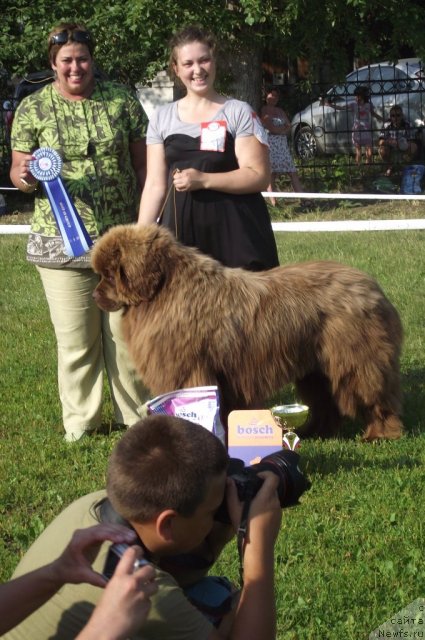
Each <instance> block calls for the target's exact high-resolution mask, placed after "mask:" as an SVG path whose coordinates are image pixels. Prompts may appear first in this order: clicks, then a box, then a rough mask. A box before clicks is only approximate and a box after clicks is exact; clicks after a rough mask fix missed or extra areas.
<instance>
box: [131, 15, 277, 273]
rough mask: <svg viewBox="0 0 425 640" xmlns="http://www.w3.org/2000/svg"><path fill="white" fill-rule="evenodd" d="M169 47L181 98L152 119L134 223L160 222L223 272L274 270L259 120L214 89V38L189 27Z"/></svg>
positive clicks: (244, 106)
mask: <svg viewBox="0 0 425 640" xmlns="http://www.w3.org/2000/svg"><path fill="white" fill-rule="evenodd" d="M170 48H171V56H170V71H171V72H172V74H173V75H174V76H175V77H176V78H177V80H178V82H179V83H180V84H181V85H182V86H183V87H184V88H185V90H186V95H185V96H184V97H183V98H181V99H180V100H178V101H176V102H173V103H170V104H167V105H165V106H162V107H160V108H158V109H157V110H156V111H155V112H154V114H153V117H152V118H151V120H150V122H149V127H148V133H147V178H146V188H145V190H144V191H143V195H142V199H141V203H140V213H139V223H140V224H150V223H153V222H156V221H158V219H159V218H160V222H161V224H163V225H164V226H166V227H168V228H169V229H170V230H171V231H172V232H173V233H174V235H175V236H176V238H177V239H178V240H179V241H180V242H182V243H183V244H186V245H189V246H193V247H197V248H198V249H199V250H200V251H202V252H203V253H206V254H208V255H210V256H212V257H213V258H215V259H217V260H219V261H220V262H221V263H222V264H224V265H226V266H228V267H243V268H245V269H249V270H252V271H260V270H264V269H271V268H272V267H275V266H277V265H278V264H279V260H278V255H277V249H276V242H275V238H274V235H273V229H272V225H271V221H270V216H269V213H268V210H267V206H266V203H265V200H264V198H263V197H262V195H261V192H262V191H263V190H265V189H266V188H267V185H268V182H269V177H270V167H269V158H268V156H269V154H268V144H267V139H266V133H265V131H264V129H263V127H262V125H261V122H260V121H259V119H258V117H257V115H256V114H255V113H254V111H253V109H252V108H251V107H250V106H249V105H248V104H247V103H245V102H241V101H240V100H235V99H233V98H228V97H226V96H223V95H221V94H219V93H218V92H217V91H216V89H215V86H214V83H215V77H216V43H215V39H214V37H213V36H212V35H211V34H209V33H207V32H206V31H204V30H203V29H202V28H200V27H196V26H189V27H186V28H185V29H183V30H182V31H180V32H178V33H176V34H175V35H174V36H173V38H172V39H171V43H170ZM167 196H168V197H167Z"/></svg>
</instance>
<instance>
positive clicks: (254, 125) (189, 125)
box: [146, 98, 267, 145]
mask: <svg viewBox="0 0 425 640" xmlns="http://www.w3.org/2000/svg"><path fill="white" fill-rule="evenodd" d="M219 120H224V121H225V122H226V127H227V131H228V132H229V133H230V135H231V136H232V137H233V138H234V139H236V138H239V137H241V138H242V137H248V136H253V135H254V136H256V137H257V139H258V140H259V141H260V142H261V143H262V144H265V145H267V136H266V133H265V130H264V128H263V126H262V124H261V122H260V120H259V118H258V116H257V114H256V113H255V111H254V110H253V109H252V107H251V106H250V105H249V104H248V103H247V102H242V101H241V100H235V99H233V98H229V99H228V100H226V102H225V103H224V104H223V105H222V106H221V107H220V109H219V110H218V111H217V113H216V114H215V116H214V117H213V118H211V121H212V122H213V121H219ZM172 134H184V135H187V136H191V137H192V138H197V137H198V136H200V135H201V124H200V123H199V122H194V123H193V122H183V121H182V120H180V118H179V112H178V102H170V103H169V104H166V105H163V106H162V107H158V109H156V110H155V111H154V113H153V115H152V118H151V119H150V121H149V126H148V131H147V136H146V143H147V144H162V143H163V142H164V140H165V139H166V137H167V136H169V135H172Z"/></svg>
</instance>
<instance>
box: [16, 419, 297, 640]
mask: <svg viewBox="0 0 425 640" xmlns="http://www.w3.org/2000/svg"><path fill="white" fill-rule="evenodd" d="M228 465H229V457H228V454H227V452H226V450H225V448H224V446H223V445H222V443H221V442H220V441H219V440H218V439H217V438H216V437H215V436H214V435H213V434H212V433H210V432H209V431H208V430H206V429H205V428H204V427H202V426H200V425H197V424H193V423H191V422H188V421H187V420H183V419H180V418H174V417H171V416H165V415H155V416H149V417H147V418H145V419H143V420H141V421H139V422H138V423H137V424H135V425H134V426H133V427H131V428H130V429H129V430H128V431H127V432H126V433H125V434H124V435H123V437H122V438H121V440H120V441H119V442H118V443H117V445H116V446H115V449H114V451H113V452H112V455H111V458H110V461H109V465H108V474H107V489H106V491H104V490H103V491H98V492H95V493H92V494H89V495H86V496H84V497H82V498H79V499H78V500H76V501H75V502H74V503H72V504H71V505H70V506H69V507H68V508H67V509H65V510H64V511H63V512H62V513H61V514H60V515H59V516H58V517H57V518H56V519H55V520H54V521H53V522H52V523H51V524H50V525H49V526H48V527H47V528H46V529H45V531H44V532H43V533H42V534H41V535H40V537H39V538H38V539H37V540H36V541H35V542H34V544H33V545H32V546H31V547H30V549H29V550H28V552H27V553H26V555H25V556H24V557H23V559H22V560H21V562H20V563H19V565H18V567H17V569H16V571H15V574H14V576H15V577H16V576H18V575H21V574H23V573H25V572H28V571H30V570H33V569H35V568H37V567H39V566H41V565H42V564H45V563H46V562H49V560H50V559H52V558H55V557H57V556H58V555H59V554H60V553H61V550H63V548H64V547H65V545H66V541H67V539H68V537H69V531H70V529H71V528H72V529H74V528H75V527H76V526H78V527H79V528H85V527H89V526H92V525H93V524H95V523H97V522H110V523H112V522H115V523H120V524H123V525H124V526H127V527H128V528H129V529H132V530H133V531H134V532H135V533H136V535H137V540H136V544H139V545H140V546H141V547H142V548H143V552H144V558H145V559H146V560H148V561H149V562H150V563H152V564H153V565H154V567H155V583H156V585H157V587H158V590H157V592H156V594H153V595H152V596H151V609H150V611H149V614H148V617H147V619H146V621H145V622H144V624H143V627H142V628H141V629H140V630H139V631H137V632H135V633H133V635H132V636H131V637H132V638H136V639H137V638H140V639H141V638H144V639H145V640H147V639H149V640H164V639H165V638H166V639H167V640H173V639H176V640H177V638H179V639H182V638H185V640H220V639H225V638H229V639H230V638H231V639H238V640H239V639H240V640H250V639H252V640H259V638H261V640H269V639H272V638H275V635H276V614H275V596H274V545H275V541H276V538H277V535H278V532H279V528H280V523H281V517H282V511H281V508H282V500H281V499H280V498H279V496H278V491H277V489H278V486H280V485H282V478H281V477H279V475H276V473H277V472H276V473H275V472H273V471H263V470H258V478H260V481H259V485H260V486H256V487H255V490H254V491H253V494H254V495H253V496H252V498H250V506H249V511H248V514H247V516H246V527H244V531H243V536H242V537H243V545H242V548H241V558H242V559H243V585H242V588H241V591H240V592H239V593H238V592H237V590H236V589H235V588H234V587H232V585H231V584H230V583H229V582H228V581H227V580H226V579H225V578H219V577H214V576H207V577H206V574H207V573H208V570H209V569H210V567H211V566H212V564H213V563H214V562H215V560H216V559H217V557H218V555H219V554H220V552H221V550H222V548H223V546H224V544H225V543H226V542H227V541H228V540H229V539H230V538H231V537H233V535H234V533H235V531H236V530H237V529H240V526H239V525H240V522H241V519H242V520H243V517H244V516H243V514H244V511H245V509H244V503H243V502H241V500H240V491H239V487H238V480H237V479H234V478H232V477H231V476H230V477H229V476H228ZM249 484H251V483H250V482H249ZM303 490H304V489H303ZM223 501H225V510H226V511H227V515H228V517H229V520H230V521H231V525H228V524H226V523H225V522H219V521H217V519H216V514H217V512H218V511H219V510H222V507H223ZM220 507H221V509H220ZM245 515H246V514H245ZM239 534H240V531H239ZM238 537H240V536H238ZM109 556H110V545H108V544H105V545H103V546H102V547H101V548H100V551H99V553H98V555H97V557H96V558H95V560H94V562H93V569H94V570H95V571H98V572H99V573H104V571H105V565H106V564H107V560H108V557H109ZM101 595H102V590H101V589H99V588H97V587H94V586H91V585H78V586H77V585H65V586H64V587H63V589H61V590H60V591H59V592H58V593H56V594H55V595H54V596H53V597H52V598H51V599H50V600H49V602H47V603H46V604H45V605H43V606H42V607H41V608H40V609H38V611H36V612H35V613H34V614H33V615H31V616H30V617H29V618H27V619H26V620H25V621H24V622H23V623H22V624H21V625H19V626H18V627H16V628H15V629H14V630H12V631H11V632H9V633H8V634H6V636H4V637H5V639H6V640H27V639H28V638H31V639H32V640H45V638H52V639H54V638H56V639H58V640H59V639H60V640H71V638H72V639H73V638H75V637H76V635H78V633H79V631H80V630H81V629H82V628H83V627H84V625H85V624H86V623H87V621H88V619H89V617H90V614H91V613H92V611H93V609H94V607H95V606H96V604H97V603H98V601H99V599H100V597H101Z"/></svg>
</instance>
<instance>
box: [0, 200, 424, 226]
mask: <svg viewBox="0 0 425 640" xmlns="http://www.w3.org/2000/svg"><path fill="white" fill-rule="evenodd" d="M2 190H3V189H2ZM262 195H263V196H264V197H265V198H270V197H272V198H287V199H290V200H294V199H297V200H298V199H306V200H391V201H394V200H411V201H415V202H423V201H425V194H424V195H420V194H418V195H398V194H384V193H382V194H374V193H323V192H322V193H314V192H302V193H301V192H294V191H290V192H285V191H273V192H269V191H267V192H263V194H262ZM272 227H273V231H285V232H308V233H310V232H316V231H395V230H406V229H409V230H411V229H425V217H424V218H416V219H415V218H414V219H394V220H325V221H314V220H312V221H304V222H301V221H288V222H273V223H272ZM29 231H30V226H29V225H24V224H0V235H1V234H4V235H19V234H27V233H29Z"/></svg>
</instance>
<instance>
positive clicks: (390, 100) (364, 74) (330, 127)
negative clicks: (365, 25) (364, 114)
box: [291, 58, 425, 160]
mask: <svg viewBox="0 0 425 640" xmlns="http://www.w3.org/2000/svg"><path fill="white" fill-rule="evenodd" d="M360 85H364V86H367V87H368V88H369V91H370V100H371V102H372V104H373V107H374V109H375V111H376V112H377V113H378V114H379V115H381V116H382V117H384V118H385V119H387V118H388V114H389V110H390V108H391V107H392V106H393V105H394V104H399V105H401V107H402V109H403V112H404V114H405V116H406V118H407V119H408V120H409V121H410V122H411V123H412V125H413V124H414V125H415V126H423V124H424V119H425V69H424V66H423V64H422V62H421V61H420V60H419V58H405V59H403V60H399V61H398V62H397V63H395V64H394V63H391V62H378V63H376V64H371V65H368V66H365V67H361V68H360V69H356V70H355V71H352V72H351V73H349V74H348V75H347V76H346V79H345V82H344V83H343V84H340V85H335V86H333V87H332V88H331V89H329V91H328V92H327V93H326V95H325V96H323V97H322V98H321V99H319V100H316V101H315V102H313V103H312V104H310V105H308V107H306V108H305V109H303V110H302V111H299V112H298V113H297V114H295V116H294V117H293V118H292V121H291V127H292V129H291V135H292V142H293V146H294V150H295V153H296V155H297V156H298V157H300V158H302V159H304V160H308V159H310V158H314V157H315V156H317V155H320V154H336V153H352V152H353V151H354V147H353V144H352V141H351V130H352V125H353V113H352V111H350V110H345V109H344V110H335V109H333V108H332V107H330V106H327V105H326V104H325V101H326V102H331V103H332V104H335V105H337V106H345V105H348V104H349V103H351V102H354V101H355V97H354V90H355V89H356V87H358V86H360ZM373 123H374V127H375V130H374V132H373V138H374V139H375V140H376V139H377V138H378V136H379V131H380V129H381V126H382V125H381V123H379V122H378V121H377V120H376V119H374V121H373ZM374 146H375V145H374Z"/></svg>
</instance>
